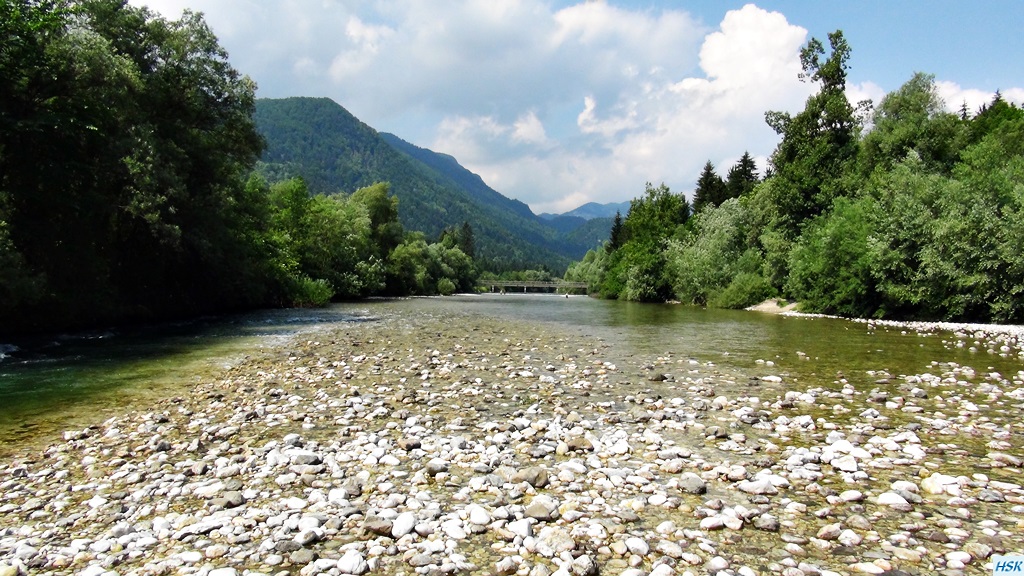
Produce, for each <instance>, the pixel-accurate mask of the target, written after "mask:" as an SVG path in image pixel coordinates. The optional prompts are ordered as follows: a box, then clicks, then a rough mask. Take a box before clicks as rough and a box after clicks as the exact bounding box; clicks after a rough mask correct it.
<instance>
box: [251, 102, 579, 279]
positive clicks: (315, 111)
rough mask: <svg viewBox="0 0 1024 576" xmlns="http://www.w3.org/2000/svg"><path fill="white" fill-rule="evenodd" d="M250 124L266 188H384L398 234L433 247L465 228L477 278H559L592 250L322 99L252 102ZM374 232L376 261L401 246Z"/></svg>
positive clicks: (448, 161)
mask: <svg viewBox="0 0 1024 576" xmlns="http://www.w3.org/2000/svg"><path fill="white" fill-rule="evenodd" d="M255 119H256V121H257V123H258V125H259V129H260V132H261V133H262V134H263V135H264V137H265V138H266V141H267V150H266V153H265V154H264V155H263V157H262V162H260V164H259V171H260V172H261V173H262V174H263V175H264V176H265V177H266V178H267V179H269V180H271V181H278V180H284V179H288V178H292V177H296V176H301V177H302V178H304V179H305V180H306V182H307V183H308V185H309V189H310V191H311V192H312V193H314V194H330V193H333V192H336V191H338V190H355V189H358V188H364V187H372V186H373V185H374V184H376V183H380V182H388V183H389V190H388V194H390V195H391V197H392V198H393V199H394V200H397V202H398V204H397V206H398V208H396V210H398V216H399V218H398V223H400V224H401V226H402V228H403V229H405V230H414V231H419V232H422V233H423V234H424V235H425V237H427V238H437V237H439V236H440V235H441V233H442V232H443V231H444V230H445V229H446V228H448V229H450V228H453V227H457V226H461V225H462V224H463V223H467V222H468V223H470V224H471V225H472V231H473V249H472V250H471V251H472V253H473V257H474V258H475V259H476V261H477V263H478V265H479V266H480V267H481V268H483V269H487V270H492V271H495V272H501V271H506V270H516V269H524V268H533V267H537V266H538V265H544V266H546V267H548V268H550V269H553V270H559V271H561V270H564V269H565V267H566V266H568V264H569V262H570V261H571V259H572V258H579V257H582V255H583V254H584V253H585V252H586V250H587V249H589V248H591V247H592V246H593V245H594V242H593V241H592V238H591V237H589V236H583V237H575V236H570V235H569V234H567V233H562V232H560V231H559V230H556V229H555V228H553V227H551V226H549V225H548V224H547V223H546V222H545V221H543V220H541V219H540V218H539V217H537V216H535V215H534V214H533V213H532V212H530V209H529V207H527V206H526V205H525V204H523V203H522V202H518V201H515V200H510V199H508V198H505V197H503V196H501V195H500V194H498V193H497V192H495V191H494V190H491V189H490V188H489V187H487V185H486V184H484V183H483V181H482V180H481V179H480V177H479V176H477V175H475V174H473V173H471V172H469V171H468V170H466V169H465V168H463V167H462V166H459V165H458V163H457V162H455V160H454V159H453V158H451V157H450V156H445V155H443V154H437V153H435V152H431V151H430V150H425V149H422V148H417V147H416V146H413V145H412V144H409V143H408V142H404V141H402V140H401V139H399V138H397V137H394V136H391V135H382V134H379V133H378V132H377V131H376V130H374V129H373V128H371V127H369V126H367V125H365V124H363V123H362V122H360V121H359V120H358V119H357V118H355V117H354V116H352V115H351V114H350V113H349V112H348V111H347V110H345V109H344V108H343V107H342V106H339V105H338V104H337V103H335V102H333V101H331V100H329V99H327V98H286V99H275V100H269V99H260V100H258V101H257V102H256V112H255ZM392 232H395V231H394V230H393V231H392ZM381 233H382V234H383V235H384V236H387V237H388V238H387V239H386V240H385V241H384V242H382V244H381V246H383V247H384V248H383V249H382V250H381V254H380V255H381V256H382V257H383V254H384V253H386V252H387V251H388V250H389V249H393V248H394V247H395V246H397V245H398V243H399V242H401V234H389V233H387V232H385V231H381ZM463 248H468V246H463Z"/></svg>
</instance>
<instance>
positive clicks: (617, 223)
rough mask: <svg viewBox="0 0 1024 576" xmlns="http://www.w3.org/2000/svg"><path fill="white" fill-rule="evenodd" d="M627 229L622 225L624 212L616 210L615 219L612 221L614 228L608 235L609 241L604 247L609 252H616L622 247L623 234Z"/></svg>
mask: <svg viewBox="0 0 1024 576" xmlns="http://www.w3.org/2000/svg"><path fill="white" fill-rule="evenodd" d="M624 235H625V230H624V229H623V227H622V213H621V212H618V211H616V212H615V220H613V221H612V230H611V233H610V234H609V235H608V243H607V244H605V246H604V248H605V250H607V251H608V252H614V251H616V250H618V249H619V248H622V241H623V236H624Z"/></svg>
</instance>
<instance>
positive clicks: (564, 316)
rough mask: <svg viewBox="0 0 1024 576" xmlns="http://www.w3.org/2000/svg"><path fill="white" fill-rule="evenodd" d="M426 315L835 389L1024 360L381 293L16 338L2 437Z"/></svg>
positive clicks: (685, 312) (5, 384)
mask: <svg viewBox="0 0 1024 576" xmlns="http://www.w3.org/2000/svg"><path fill="white" fill-rule="evenodd" d="M416 315H430V316H441V317H450V318H451V326H452V330H453V332H460V331H465V330H466V329H468V326H469V325H471V324H472V323H473V322H476V321H482V320H484V319H486V320H499V321H505V322H507V323H508V324H509V326H510V327H514V326H516V325H521V324H523V323H529V324H534V325H542V326H547V327H549V328H550V329H551V330H552V331H557V332H560V333H568V334H577V335H579V336H580V337H581V339H582V338H584V337H586V339H587V340H590V341H593V340H594V339H597V340H598V341H599V342H600V343H601V345H602V346H603V350H602V351H601V354H602V356H603V357H605V358H610V359H612V360H614V361H618V362H624V363H630V364H636V365H637V366H644V365H648V366H650V365H652V364H653V363H655V362H656V361H658V359H661V360H662V362H661V364H664V361H665V360H666V359H668V360H669V361H672V362H676V363H680V362H684V363H685V362H690V363H697V364H701V365H704V366H707V365H709V364H713V365H715V366H717V368H718V369H719V370H721V371H722V372H723V373H727V374H729V375H730V377H732V378H735V379H737V381H743V380H746V379H750V378H761V377H765V376H774V375H779V376H782V377H785V378H786V379H787V381H790V382H793V383H802V384H803V385H805V386H806V385H810V384H817V385H820V386H822V387H826V388H828V387H833V386H837V384H836V382H837V381H838V379H839V378H844V379H845V380H846V381H847V382H851V383H853V384H855V385H866V386H870V385H872V384H873V383H874V382H875V381H876V380H877V379H878V378H879V375H880V374H881V375H885V374H890V375H894V376H898V375H903V374H919V373H924V372H929V371H937V369H936V368H935V364H934V363H937V362H943V363H950V362H952V363H956V364H959V365H964V366H970V367H972V368H974V369H975V370H976V371H978V372H993V371H995V372H1001V373H1003V374H1008V375H1012V374H1016V373H1018V371H1020V370H1021V369H1022V368H1024V365H1022V362H1021V360H1020V358H1019V357H1017V356H1016V355H1014V354H1013V353H1012V352H1011V353H1003V354H1000V351H999V350H998V349H996V348H994V347H992V345H990V344H987V343H986V342H985V341H977V342H975V341H973V339H971V338H960V339H959V340H960V341H961V344H960V347H958V346H957V338H954V337H953V335H952V334H950V333H946V332H936V333H931V334H921V333H919V332H916V331H911V330H905V329H902V328H898V327H890V328H886V327H882V326H873V325H869V324H867V323H863V322H852V321H848V320H841V319H830V318H809V317H788V316H779V315H773V314H765V313H758V312H747V311H732V310H704V309H699V308H693V307H687V306H679V305H668V304H666V305H654V304H634V303H624V302H614V301H603V300H596V299H591V298H586V297H572V298H564V297H557V296H551V295H521V294H517V295H481V296H455V297H449V298H413V299H401V300H373V301H366V302H358V303H347V304H336V305H333V306H331V307H329V308H326V309H315V310H267V311H258V312H253V313H249V314H242V315H235V316H227V317H219V318H206V319H201V320H196V321H191V322H184V323H176V324H163V325H157V326H149V327H145V328H137V329H120V330H109V331H101V332H91V333H85V334H74V335H66V336H60V337H56V338H48V339H36V340H34V341H26V342H17V343H14V344H4V345H3V347H2V348H0V350H3V351H4V352H3V356H2V359H0V448H4V449H12V448H16V447H18V446H20V445H23V444H26V443H35V442H45V441H46V440H47V439H50V438H52V437H53V436H54V435H55V434H57V433H59V432H60V431H61V430H63V429H65V428H68V427H73V426H83V425H88V424H95V423H98V422H100V421H102V419H104V418H105V417H108V416H113V415H116V414H119V413H120V412H123V411H124V410H125V408H126V407H128V406H132V407H140V406H145V404H146V402H147V401H148V400H149V399H151V398H153V397H154V396H155V397H171V396H175V395H182V394H187V393H188V391H189V388H190V386H191V383H192V382H194V381H195V380H196V379H197V378H202V377H207V376H209V375H212V374H216V373H217V372H218V371H221V370H223V369H224V367H225V366H229V365H231V364H232V363H233V362H235V361H237V360H238V359H240V358H243V357H245V356H246V355H249V354H253V353H258V352H260V351H262V350H266V349H269V348H273V347H274V346H279V345H282V344H284V343H287V342H288V341H289V339H291V338H297V337H300V336H301V335H303V334H316V333H319V332H322V331H325V330H331V329H334V328H336V327H338V326H340V325H345V324H352V323H360V322H370V323H374V322H389V321H400V320H401V319H402V318H403V317H414V316H416ZM423 345H424V346H429V345H430V343H429V342H424V343H423ZM972 347H974V348H975V350H974V351H972V350H971V348H972ZM990 348H991V350H990Z"/></svg>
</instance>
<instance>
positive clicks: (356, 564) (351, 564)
mask: <svg viewBox="0 0 1024 576" xmlns="http://www.w3.org/2000/svg"><path fill="white" fill-rule="evenodd" d="M337 568H338V571H339V572H341V573H342V574H366V573H367V572H369V571H370V566H369V565H368V564H367V563H366V559H365V558H363V555H362V554H360V553H359V552H358V551H356V550H347V551H346V552H345V555H344V556H342V557H341V559H339V560H338V564H337Z"/></svg>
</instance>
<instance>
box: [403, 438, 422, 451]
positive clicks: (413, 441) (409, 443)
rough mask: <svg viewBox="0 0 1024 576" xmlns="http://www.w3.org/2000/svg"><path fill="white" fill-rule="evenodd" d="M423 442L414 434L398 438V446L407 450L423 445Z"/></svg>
mask: <svg viewBox="0 0 1024 576" xmlns="http://www.w3.org/2000/svg"><path fill="white" fill-rule="evenodd" d="M422 445H423V443H422V441H421V440H420V439H419V438H416V437H413V436H403V437H402V438H399V439H398V447H399V448H401V449H402V450H405V451H406V452H408V451H411V450H415V449H417V448H419V447H420V446H422Z"/></svg>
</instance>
